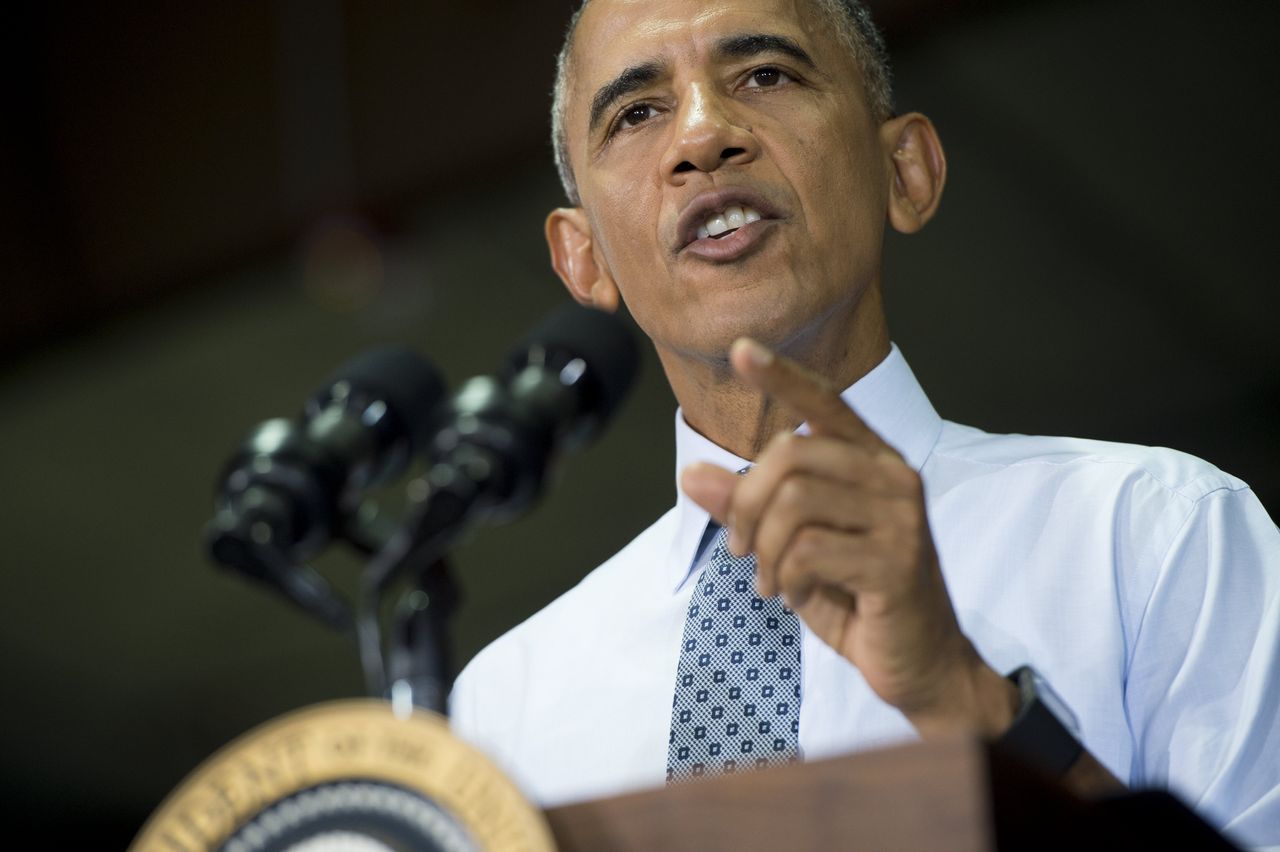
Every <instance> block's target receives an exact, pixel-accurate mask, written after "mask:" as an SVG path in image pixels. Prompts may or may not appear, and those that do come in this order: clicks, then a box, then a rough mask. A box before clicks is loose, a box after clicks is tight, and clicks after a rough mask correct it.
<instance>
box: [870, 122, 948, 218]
mask: <svg viewBox="0 0 1280 852" xmlns="http://www.w3.org/2000/svg"><path fill="white" fill-rule="evenodd" d="M880 142H881V144H882V145H883V146H884V150H885V151H886V152H887V153H888V155H889V163H890V176H891V177H892V178H893V179H892V181H891V183H890V186H889V223H890V224H891V225H893V227H894V229H895V230H898V231H900V232H902V233H904V234H914V233H915V232H916V231H918V230H920V229H921V228H923V227H924V226H925V225H926V224H928V222H929V220H930V219H932V218H933V214H934V213H936V212H937V211H938V204H939V203H940V202H941V201H942V188H943V186H945V185H946V182H947V156H946V154H944V153H943V151H942V140H940V139H939V138H938V131H936V130H935V129H934V128H933V122H931V121H930V120H929V119H927V118H925V117H924V116H923V115H921V114H920V113H918V112H912V113H908V114H906V115H901V116H898V117H896V118H891V119H889V120H888V121H886V122H885V123H884V125H883V126H882V127H881V128H880Z"/></svg>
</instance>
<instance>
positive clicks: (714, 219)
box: [698, 205, 761, 240]
mask: <svg viewBox="0 0 1280 852" xmlns="http://www.w3.org/2000/svg"><path fill="white" fill-rule="evenodd" d="M760 219H761V216H760V211H758V210H756V209H755V208H753V207H745V206H744V207H739V206H737V205H734V206H732V207H728V208H726V209H725V210H724V211H723V212H720V213H712V214H711V215H710V216H708V217H707V221H706V222H704V223H703V225H702V227H700V228H698V239H700V240H705V239H706V238H707V237H718V236H720V235H721V234H724V233H726V232H728V231H734V230H737V229H738V228H741V227H742V226H743V225H749V224H751V223H752V222H759V221H760Z"/></svg>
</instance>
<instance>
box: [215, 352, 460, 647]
mask: <svg viewBox="0 0 1280 852" xmlns="http://www.w3.org/2000/svg"><path fill="white" fill-rule="evenodd" d="M444 395H445V386H444V382H443V380H442V379H441V378H440V376H439V374H438V373H437V372H436V370H435V368H434V367H432V366H431V364H430V363H428V362H427V360H426V359H425V358H423V357H422V356H420V355H418V354H417V353H415V352H413V351H411V350H409V349H406V348H403V347H385V348H381V349H376V350H372V351H370V352H366V353H364V354H362V355H359V356H357V357H356V358H353V359H352V360H351V361H349V362H347V363H346V364H344V365H343V366H342V367H341V368H339V369H338V370H337V371H336V372H335V373H334V374H333V375H332V376H331V377H330V378H329V379H328V381H326V382H325V383H324V385H323V386H322V387H321V388H320V390H319V391H317V392H316V393H315V394H313V395H312V396H311V398H310V399H309V400H308V402H307V404H306V407H305V409H304V411H303V414H302V417H301V418H299V419H297V420H288V419H284V418H276V419H272V420H267V421H266V422H264V423H261V424H259V425H258V426H257V427H256V428H255V429H254V430H253V431H252V432H251V433H250V434H249V436H248V438H246V439H245V441H244V442H243V443H242V444H241V446H240V448H239V449H238V450H237V451H236V453H235V454H234V455H233V456H232V458H231V459H230V461H229V462H228V463H227V465H226V467H225V468H224V470H223V474H222V476H221V478H220V479H219V484H218V491H217V497H216V503H217V514H216V516H215V517H214V520H213V521H212V522H211V523H210V524H209V526H208V528H207V529H206V533H205V537H206V543H207V547H208V550H209V553H210V555H211V556H212V557H213V559H214V560H215V561H216V562H218V563H219V564H221V565H223V566H225V567H228V568H234V569H237V570H239V571H242V572H244V573H246V574H248V575H249V576H251V577H254V578H256V579H259V580H262V581H263V582H266V583H268V584H269V585H272V586H274V587H275V588H277V589H278V590H279V591H281V592H282V593H283V594H284V595H285V596H286V597H288V598H289V599H290V600H292V601H294V602H295V603H297V604H298V605H299V606H301V607H303V609H305V610H307V611H309V612H312V613H314V614H315V615H317V616H319V617H320V618H322V619H323V620H325V621H326V622H328V623H329V624H331V625H333V626H335V627H342V626H345V625H346V623H347V622H348V621H349V620H350V613H349V611H348V609H347V607H346V605H345V604H343V603H342V602H341V601H340V600H339V599H338V598H337V596H336V595H334V594H333V592H332V590H331V589H330V588H329V585H328V583H327V582H326V581H325V580H324V578H323V577H321V576H320V575H319V574H318V573H316V572H315V571H313V570H312V569H310V568H308V567H306V566H304V565H302V564H301V563H302V562H303V561H305V560H306V559H307V558H309V557H310V556H312V555H314V554H316V553H319V552H320V551H321V550H322V549H323V548H324V546H325V545H326V544H328V542H329V541H330V540H331V539H332V538H335V537H345V538H348V539H349V540H351V541H352V543H353V544H356V546H357V547H362V548H363V549H369V550H372V549H376V548H377V546H380V544H381V542H377V541H371V540H370V539H376V538H378V537H380V536H379V534H378V533H377V532H376V531H374V530H371V529H368V528H367V527H361V526H360V519H359V518H357V517H356V514H357V513H356V509H357V508H358V507H359V503H360V498H361V493H362V492H363V491H364V490H365V489H367V488H369V487H371V486H373V485H376V484H378V483H380V482H385V481H387V480H389V479H392V478H394V477H395V476H397V475H399V474H400V473H402V472H403V471H404V470H405V469H406V468H407V467H408V465H409V462H410V461H411V459H412V458H413V456H414V455H415V454H416V453H418V452H420V451H421V450H422V449H424V448H425V447H426V446H427V445H428V443H429V442H430V438H431V434H432V428H431V427H432V412H433V410H434V409H435V407H436V406H437V405H438V404H439V402H440V400H441V399H442V398H443V397H444Z"/></svg>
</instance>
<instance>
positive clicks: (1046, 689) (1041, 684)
mask: <svg viewBox="0 0 1280 852" xmlns="http://www.w3.org/2000/svg"><path fill="white" fill-rule="evenodd" d="M1024 671H1026V672H1027V673H1029V674H1030V675H1031V679H1032V682H1033V684H1034V686H1035V692H1036V697H1037V698H1039V699H1040V702H1041V703H1042V704H1044V706H1045V707H1046V708H1048V710H1049V712H1050V713H1052V714H1053V715H1054V716H1056V717H1057V719H1058V721H1059V722H1061V723H1062V727H1064V728H1066V729H1067V730H1068V731H1070V732H1071V736H1073V737H1075V738H1076V739H1080V723H1079V722H1077V721H1076V714H1075V713H1072V712H1071V708H1070V707H1068V706H1067V702H1065V701H1063V700H1062V696H1060V695H1058V693H1056V692H1054V691H1053V687H1051V686H1050V685H1049V681H1047V680H1045V679H1044V677H1043V676H1042V675H1041V674H1040V672H1038V671H1036V670H1035V669H1033V668H1031V667H1030V666H1026V667H1025V668H1024Z"/></svg>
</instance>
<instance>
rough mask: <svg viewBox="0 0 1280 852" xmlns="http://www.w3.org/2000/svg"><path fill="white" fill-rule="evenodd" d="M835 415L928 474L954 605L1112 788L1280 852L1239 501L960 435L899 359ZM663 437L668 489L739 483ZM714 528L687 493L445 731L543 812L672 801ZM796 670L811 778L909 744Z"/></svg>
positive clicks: (1220, 480) (528, 634)
mask: <svg viewBox="0 0 1280 852" xmlns="http://www.w3.org/2000/svg"><path fill="white" fill-rule="evenodd" d="M843 397H844V399H845V401H846V402H847V403H848V404H849V405H850V406H851V407H853V408H854V409H855V410H856V411H857V412H858V413H859V414H860V415H861V416H862V418H863V419H864V420H865V421H866V422H867V423H868V424H869V425H870V426H871V427H872V428H873V429H875V430H876V432H878V433H879V434H880V436H881V437H883V438H884V439H885V440H886V441H887V442H888V443H890V444H891V445H893V446H894V447H895V448H896V449H897V450H898V451H899V452H900V453H902V455H903V456H904V457H905V458H906V459H907V461H908V462H909V463H910V464H911V465H912V466H913V467H915V468H916V469H918V470H919V471H920V472H921V475H922V477H923V480H924V483H925V493H926V500H927V504H928V514H929V521H930V525H931V528H932V530H933V535H934V540H935V542H936V544H937V548H938V553H939V556H940V558H941V563H942V570H943V574H944V576H945V577H946V581H947V587H948V589H949V591H950V594H951V600H952V603H953V604H954V606H955V610H956V613H957V616H958V617H959V621H960V626H961V628H962V629H963V630H964V632H965V634H966V635H967V636H968V637H969V639H970V640H971V641H972V642H973V644H974V646H975V647H976V648H977V649H978V651H979V653H981V654H982V656H983V657H984V659H986V661H987V662H988V663H989V664H990V665H991V666H992V667H993V668H995V669H996V670H998V671H1005V672H1007V671H1012V670H1013V669H1015V668H1017V667H1018V666H1020V665H1023V664H1030V665H1032V666H1034V667H1035V668H1036V669H1038V670H1039V671H1040V672H1041V673H1042V674H1043V675H1044V676H1045V677H1046V679H1047V680H1048V681H1049V683H1050V684H1052V686H1053V687H1054V689H1055V691H1056V692H1058V693H1059V695H1061V696H1062V698H1063V699H1064V700H1065V701H1066V703H1067V704H1068V705H1069V706H1070V707H1071V709H1072V710H1073V711H1074V713H1075V715H1076V717H1077V718H1078V720H1079V722H1080V726H1081V732H1082V736H1083V740H1084V743H1085V746H1086V747H1087V748H1088V749H1089V751H1090V752H1092V753H1093V754H1094V756H1095V757H1097V758H1098V759H1099V760H1100V761H1101V762H1102V763H1103V764H1105V765H1106V766H1107V767H1108V768H1109V769H1110V770H1111V771H1112V772H1113V773H1114V774H1115V775H1116V776H1117V777H1118V778H1120V779H1122V780H1125V781H1127V782H1128V783H1129V784H1131V785H1133V786H1144V787H1147V786H1156V787H1168V788H1170V789H1172V790H1173V791H1174V792H1175V793H1177V794H1178V795H1179V796H1180V797H1181V798H1182V799H1183V800H1184V801H1185V802H1187V803H1188V804H1189V805H1191V806H1192V807H1194V808H1195V809H1196V810H1197V811H1198V812H1200V813H1201V814H1202V815H1203V816H1204V817H1205V818H1206V819H1208V820H1209V821H1210V822H1212V823H1214V824H1215V825H1217V826H1219V827H1220V828H1223V829H1225V830H1226V831H1227V832H1228V834H1229V835H1230V836H1232V837H1233V838H1234V839H1235V840H1237V841H1238V842H1242V843H1246V844H1249V845H1253V846H1260V847H1275V848H1277V849H1280V531H1278V530H1277V528H1276V525H1275V524H1274V523H1273V522H1272V520H1271V519H1270V518H1269V517H1268V516H1267V513H1266V511H1265V510H1264V509H1263V507H1262V505H1261V504H1260V503H1259V502H1258V499H1257V497H1256V496H1254V494H1253V492H1252V491H1251V490H1250V489H1249V487H1248V486H1247V485H1246V484H1245V483H1243V482H1241V481H1240V480H1239V479H1236V478H1235V477H1233V476H1229V475H1227V474H1225V473H1222V472H1221V471H1219V470H1217V469H1216V468H1214V467H1213V466H1212V465H1210V464H1208V463H1206V462H1204V461H1201V460H1199V459H1197V458H1194V457H1192V456H1188V455H1185V454H1183V453H1179V452H1175V451H1173V450H1167V449H1159V448H1148V447H1137V446H1130V445H1125V444H1113V443H1104V442H1099V441H1086V440H1078V439H1073V438H1049V437H1032V436H1024V435H990V434H987V433H985V432H981V431H979V430H977V429H972V428H969V427H966V426H960V425H957V424H954V423H949V422H947V421H944V420H942V419H941V418H940V417H939V416H938V414H937V413H936V412H935V411H934V409H933V406H932V405H931V404H930V403H929V400H928V398H927V397H926V396H925V394H924V391H923V390H922V389H921V388H920V386H919V384H918V383H917V382H916V379H915V377H914V375H912V373H911V369H910V368H909V367H908V366H907V362H906V360H905V359H904V358H903V357H902V354H901V353H900V352H899V351H898V349H897V347H894V348H893V351H892V352H891V353H890V355H889V356H888V357H887V358H886V359H885V360H884V361H883V362H881V363H880V364H879V365H878V366H877V367H876V368H875V369H874V370H872V371H871V372H870V373H869V374H867V375H866V376H865V377H864V378H862V379H861V380H859V381H858V382H857V383H856V384H855V385H854V386H853V387H851V388H850V389H849V390H847V391H846V392H845V393H844V395H843ZM1224 428H1229V424H1228V425H1226V426H1224ZM676 436H677V454H676V455H677V458H676V472H677V477H678V476H679V471H680V470H682V469H683V468H684V467H685V466H687V465H689V464H691V463H693V462H695V461H710V462H713V463H715V464H719V465H720V466H722V467H725V468H727V469H729V470H738V469H740V468H742V467H743V466H744V465H745V464H746V462H745V461H744V460H743V459H740V458H738V457H736V456H734V455H733V454H731V453H729V452H727V451H726V450H724V449H721V448H720V447H718V446H716V445H715V444H713V443H711V442H710V441H708V440H707V439H706V438H704V437H702V436H701V435H699V434H697V433H696V432H694V431H693V430H692V429H691V428H689V426H688V425H687V424H686V423H685V422H684V419H683V417H682V416H681V415H680V413H679V412H677V414H676ZM707 522H708V516H707V513H706V512H705V511H703V510H702V509H701V508H699V507H698V506H697V505H696V504H694V503H693V502H692V501H691V500H689V499H688V498H687V497H686V496H684V494H682V493H680V492H679V489H678V488H677V497H676V505H675V506H674V507H673V508H672V509H671V510H670V511H668V512H667V513H666V514H664V515H663V516H662V517H661V518H659V519H658V520H657V521H656V522H655V523H654V524H653V525H652V526H651V527H649V528H648V529H647V530H645V531H644V532H642V533H641V534H640V535H639V536H638V537H637V538H636V539H635V540H634V541H632V542H631V543H630V544H628V545H627V546H626V547H624V548H623V549H622V550H621V551H619V552H618V553H617V554H616V555H615V556H614V557H613V558H612V559H610V560H609V561H608V562H606V563H605V564H603V565H601V566H600V567H599V568H597V569H596V570H595V571H593V572H591V573H590V574H589V575H587V577H586V578H585V579H583V581H582V582H581V583H580V584H578V585H577V586H576V587H575V588H573V589H572V590H570V591H569V592H567V593H566V594H564V595H563V596H561V597H560V598H558V599H557V600H556V601H554V602H552V603H551V604H550V605H549V606H547V607H546V608H545V609H543V610H542V611H541V612H539V613H537V614H536V615H534V616H533V617H532V618H530V619H529V620H527V621H525V622H524V623H523V624H521V625H519V626H518V627H516V628H515V629H513V630H511V631H510V632H509V633H507V634H506V635H505V636H503V637H502V638H500V639H498V640H497V641H496V642H494V643H493V644H492V645H490V646H489V647H488V648H486V649H485V650H484V651H482V652H481V653H480V654H479V655H477V656H476V658H475V659H474V660H473V661H472V662H471V663H470V665H468V666H467V668H466V670H465V671H464V672H463V673H462V675H461V676H460V677H459V678H458V681H457V684H456V686H455V689H454V692H453V696H452V704H451V706H452V719H453V725H454V728H455V730H456V731H457V732H458V733H459V734H460V735H461V736H462V737H464V738H466V739H468V740H470V741H472V742H474V743H475V744H476V745H478V746H479V747H480V748H482V749H483V750H485V751H486V752H488V753H489V754H490V755H491V756H492V757H493V758H494V760H496V761H497V763H498V764H499V765H500V766H501V767H503V768H504V769H505V770H506V771H507V772H509V773H510V774H511V776H512V777H513V778H514V779H515V780H516V782H517V783H518V784H519V785H520V786H521V787H522V788H523V789H524V790H525V792H526V793H527V794H528V795H529V796H530V797H531V798H532V799H534V800H535V801H537V802H539V803H540V804H542V805H544V806H546V805H552V804H559V803H564V802H568V801H574V800H581V799H586V798H596V797H601V796H605V795H609V794H613V793H618V792H622V791H625V790H630V789H635V788H640V787H652V786H660V785H661V784H662V783H663V781H664V773H665V769H666V756H667V736H668V727H669V722H670V712H671V696H672V690H673V688H674V684H675V672H676V662H677V658H678V651H679V645H680V638H681V635H682V633H681V631H682V629H683V621H684V614H685V610H686V607H687V605H688V602H689V597H690V595H691V594H692V587H693V585H694V583H693V580H694V578H696V576H697V572H698V570H699V569H700V567H701V566H700V563H701V562H702V561H703V560H704V559H705V558H706V555H705V553H702V552H700V551H702V550H703V549H704V547H705V544H706V539H705V536H704V533H705V532H706V529H707ZM802 660H803V682H802V694H803V696H804V697H803V701H802V704H801V710H800V748H801V751H802V753H803V754H804V756H805V758H806V759H814V758H821V757H828V756H835V755H841V754H846V753H848V752H851V751H855V750H859V749H866V748H874V747H877V746H884V745H889V744H891V743H897V742H901V741H904V740H911V739H914V738H915V736H916V734H915V732H914V730H913V729H912V727H911V726H910V725H909V724H908V723H907V721H906V719H905V718H904V717H903V716H902V714H901V713H899V712H898V711H897V710H895V709H894V708H893V707H890V706H889V705H887V704H885V703H884V702H883V701H881V700H880V699H879V698H878V697H877V696H876V695H875V694H874V693H873V692H872V691H871V690H870V688H869V687H868V686H867V684H866V682H865V681H864V680H863V678H862V676H861V675H860V674H859V672H858V670H857V669H856V668H855V667H854V666H853V665H852V664H850V663H849V662H847V661H846V660H844V658H842V657H840V656H839V655H837V654H836V653H835V652H834V651H833V650H831V648H829V647H828V646H827V645H825V644H824V643H823V642H822V641H821V640H819V639H818V638H817V637H815V636H814V635H813V634H812V633H810V632H808V631H807V630H804V631H803V636H802Z"/></svg>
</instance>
